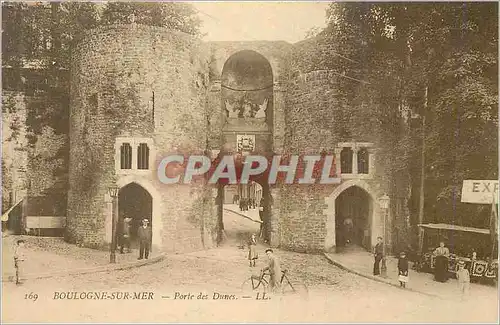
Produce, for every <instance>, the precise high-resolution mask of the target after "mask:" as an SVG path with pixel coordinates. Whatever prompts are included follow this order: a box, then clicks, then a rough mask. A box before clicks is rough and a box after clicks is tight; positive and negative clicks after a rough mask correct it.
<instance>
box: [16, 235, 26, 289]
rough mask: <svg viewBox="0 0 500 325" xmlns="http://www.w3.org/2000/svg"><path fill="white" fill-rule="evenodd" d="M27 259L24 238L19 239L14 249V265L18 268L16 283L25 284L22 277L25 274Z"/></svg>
mask: <svg viewBox="0 0 500 325" xmlns="http://www.w3.org/2000/svg"><path fill="white" fill-rule="evenodd" d="M25 260H26V255H25V252H24V240H22V239H19V240H18V241H17V242H16V247H15V249H14V267H15V268H16V284H17V285H20V284H23V282H22V277H23V275H24V261H25Z"/></svg>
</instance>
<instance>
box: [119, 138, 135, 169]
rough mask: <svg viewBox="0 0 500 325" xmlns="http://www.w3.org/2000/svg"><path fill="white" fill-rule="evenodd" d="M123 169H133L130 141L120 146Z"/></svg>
mask: <svg viewBox="0 0 500 325" xmlns="http://www.w3.org/2000/svg"><path fill="white" fill-rule="evenodd" d="M120 166H121V169H132V147H131V146H130V143H123V144H122V145H121V147H120Z"/></svg>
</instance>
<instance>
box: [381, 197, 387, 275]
mask: <svg viewBox="0 0 500 325" xmlns="http://www.w3.org/2000/svg"><path fill="white" fill-rule="evenodd" d="M379 200H380V207H381V208H382V209H383V210H384V223H383V229H384V230H383V234H384V235H383V240H384V243H383V246H382V247H383V253H382V265H381V267H380V273H381V274H382V276H386V275H387V264H386V259H385V254H386V243H387V233H386V223H387V213H388V211H389V196H388V195H387V194H384V195H383V196H382V197H381V198H380V199H379Z"/></svg>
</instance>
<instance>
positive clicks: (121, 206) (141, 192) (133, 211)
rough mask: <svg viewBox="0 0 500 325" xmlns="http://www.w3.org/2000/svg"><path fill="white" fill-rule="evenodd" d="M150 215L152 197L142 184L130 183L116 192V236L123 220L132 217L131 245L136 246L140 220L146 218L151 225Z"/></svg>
mask: <svg viewBox="0 0 500 325" xmlns="http://www.w3.org/2000/svg"><path fill="white" fill-rule="evenodd" d="M152 215H153V198H152V196H151V195H150V194H149V193H148V191H146V190H145V189H144V188H143V187H142V186H140V185H139V184H136V183H130V184H128V185H126V186H124V187H122V188H121V189H120V192H119V193H118V229H117V235H118V238H120V236H121V233H122V230H123V220H124V219H125V218H132V221H131V224H130V225H131V227H130V241H131V247H132V248H138V247H139V244H138V241H137V230H138V229H139V227H140V226H141V220H142V219H145V218H146V219H148V220H149V225H150V226H151V227H152V225H153V223H152ZM118 243H120V241H118Z"/></svg>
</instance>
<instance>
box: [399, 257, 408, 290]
mask: <svg viewBox="0 0 500 325" xmlns="http://www.w3.org/2000/svg"><path fill="white" fill-rule="evenodd" d="M398 272H399V285H400V286H401V287H403V288H406V283H408V259H407V258H406V253H405V252H401V254H399V260H398Z"/></svg>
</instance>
